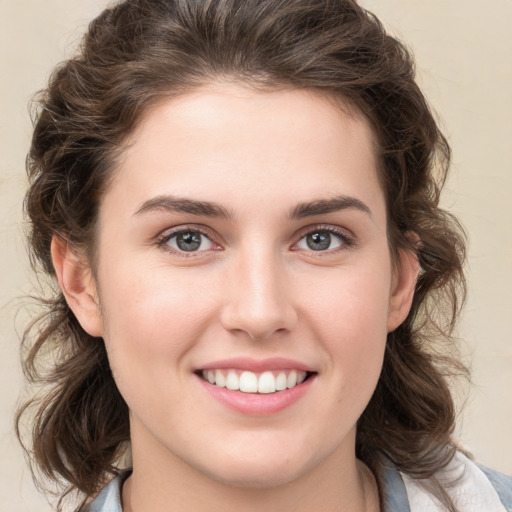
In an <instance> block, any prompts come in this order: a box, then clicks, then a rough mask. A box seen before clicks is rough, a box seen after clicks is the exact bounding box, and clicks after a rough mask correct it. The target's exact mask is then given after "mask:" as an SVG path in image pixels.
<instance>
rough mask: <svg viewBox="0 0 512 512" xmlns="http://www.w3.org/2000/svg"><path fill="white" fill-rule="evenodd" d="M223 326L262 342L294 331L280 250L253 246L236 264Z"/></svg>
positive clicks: (243, 251)
mask: <svg viewBox="0 0 512 512" xmlns="http://www.w3.org/2000/svg"><path fill="white" fill-rule="evenodd" d="M229 279H230V281H231V282H230V286H229V290H230V296H229V297H228V300H227V303H226V305H225V308H224V312H223V323H224V326H225V327H226V328H227V329H229V330H235V331H244V332H245V333H246V334H247V335H248V336H249V337H251V338H252V339H262V338H267V337H269V336H271V335H272V334H274V333H276V332H278V331H279V332H284V331H286V330H289V329H291V327H292V326H293V323H294V322H295V320H296V315H295V311H294V308H293V304H292V302H291V297H290V289H289V283H288V276H287V273H286V269H285V266H284V261H283V259H282V257H281V255H280V253H279V251H276V250H274V249H273V248H272V247H270V246H269V245H262V244H254V245H252V246H250V247H247V248H246V250H241V251H240V252H239V254H238V255H237V257H236V261H235V262H233V272H232V274H231V275H230V277H229Z"/></svg>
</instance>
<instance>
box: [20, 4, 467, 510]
mask: <svg viewBox="0 0 512 512" xmlns="http://www.w3.org/2000/svg"><path fill="white" fill-rule="evenodd" d="M414 75H415V73H414V64H413V60H412V58H411V55H410V53H409V52H408V51H407V49H406V48H405V47H404V46H403V45H402V44H401V43H400V42H399V41H398V40H397V39H395V38H393V37H391V36H390V35H388V34H387V33H386V31H385V30H384V28H383V26H382V25H381V23H380V22H379V21H378V20H377V19H376V18H375V16H373V15H372V14H370V13H369V12H367V11H365V10H364V9H363V8H361V7H360V6H358V5H357V3H356V2H355V1H354V0H128V1H124V2H121V3H119V4H117V5H115V6H113V7H111V8H109V9H106V10H105V11H104V12H103V13H102V14H100V16H98V18H96V19H95V20H94V21H93V22H92V23H91V24H90V26H89V30H88V32H87V34H86V35H85V37H84V40H83V42H82V45H81V47H80V50H79V52H78V53H77V55H76V56H75V57H73V58H71V59H70V60H68V61H66V62H64V63H63V64H61V65H60V66H59V67H58V68H57V69H56V70H55V72H54V73H53V75H52V76H51V79H50V81H49V84H48V87H47V89H46V90H44V91H42V93H40V95H39V97H38V101H37V111H36V113H35V128H34V135H33V139H32V145H31V148H30V153H29V155H28V160H27V162H28V163H27V168H28V175H29V178H30V184H31V185H30V189H29V190H28V193H27V196H26V202H25V207H26V214H27V216H28V219H29V221H30V226H31V228H30V233H29V242H30V248H31V254H32V257H33V263H34V265H35V266H36V267H37V268H42V270H43V271H44V273H46V274H48V275H50V276H52V277H53V276H54V268H53V265H52V260H51V255H50V242H51V239H52V237H53V236H54V235H56V236H59V237H61V238H62V239H64V240H66V241H67V242H68V243H70V244H71V245H72V246H73V247H75V248H76V249H77V250H79V251H82V252H83V253H85V254H86V255H87V256H88V258H89V260H90V261H91V263H92V265H93V266H94V254H95V251H94V249H95V233H96V225H97V216H98V205H99V203H100V201H101V198H102V194H103V193H104V192H105V190H106V189H107V187H108V184H109V178H110V175H111V173H112V169H113V168H114V167H115V163H116V158H117V157H118V155H120V154H121V153H122V151H123V147H124V143H125V141H126V140H127V138H128V136H129V135H130V134H131V133H132V132H133V130H134V128H135V126H136V125H137V122H138V121H139V120H140V119H141V116H142V114H143V113H144V112H146V111H147V109H148V108H149V107H151V106H152V105H154V104H155V103H157V102H159V101H161V100H162V99H164V98H169V97H173V96H176V95H180V94H184V93H186V92H188V91H190V90H192V89H193V88H195V87H198V86H201V85H204V84H207V83H209V82H213V81H219V80H230V81H237V82H240V83H244V84H247V85H249V86H251V87H254V88H256V89H263V90H276V89H290V88H300V89H310V90H317V91H321V92H322V93H326V94H328V95H330V96H332V97H334V98H340V99H341V100H342V101H343V102H344V103H345V104H348V105H350V106H351V107H352V108H355V109H356V110H357V111H359V112H360V113H362V114H363V115H364V116H365V117H366V118H367V119H368V120H369V121H370V123H371V125H372V127H373V131H374V134H375V136H376V140H377V146H378V147H377V153H378V159H379V164H380V178H381V183H382V187H383V190H384V192H385V196H386V202H387V208H388V233H389V244H390V248H391V250H392V253H393V254H394V255H395V256H396V254H397V251H398V249H400V248H408V249H410V250H414V251H416V252H417V254H418V258H419V261H420V265H421V272H420V275H419V278H418V281H417V285H416V293H415V297H414V302H413V305H412V309H411V311H410V314H409V316H408V317H407V319H406V320H405V322H404V323H403V324H402V325H400V327H398V328H397V329H396V330H395V331H393V332H391V333H390V334H389V335H388V340H387V350H386V353H385V359H384V367H383V370H382V374H381V377H380V380H379V383H378V385H377V389H376V391H375V393H374V395H373V397H372V399H371V401H370V403H369V405H368V407H367V408H366V410H365V411H364V413H363V415H362V416H361V418H360V420H359V423H358V431H357V445H356V449H357V455H358V457H360V458H361V459H362V460H363V461H364V462H366V463H367V464H368V465H369V466H370V467H371V468H372V469H373V470H374V471H375V472H376V473H378V472H379V468H380V466H381V464H382V459H383V455H384V456H385V457H386V458H387V459H390V460H391V461H392V462H393V463H394V464H395V465H396V467H397V468H398V469H399V470H401V471H403V472H405V473H407V474H409V475H411V476H412V477H415V478H425V479H430V482H432V483H433V484H432V488H433V490H434V493H435V494H436V495H437V496H438V497H439V498H440V499H441V501H443V502H444V503H445V505H446V507H447V508H448V509H449V510H455V509H454V507H453V505H452V504H451V503H450V500H449V498H448V497H447V495H446V493H444V491H443V487H442V485H441V484H440V483H439V482H437V481H436V480H435V477H434V474H435V473H436V471H438V470H440V469H442V468H443V467H444V466H445V465H446V464H447V463H448V462H449V461H450V460H451V458H452V457H453V454H454V451H455V444H454V442H453V440H452V432H453V428H454V421H455V412H454V405H453V401H452V397H451V394H450V389H449V385H448V377H449V376H451V375H453V374H460V373H464V367H463V366H462V365H461V364H460V363H459V362H458V361H457V359H456V357H455V356H453V355H449V354H450V353H451V349H450V350H449V351H448V352H447V351H441V350H440V349H439V346H440V343H443V344H444V345H446V346H449V347H452V348H453V347H454V343H453V340H452V338H451V335H452V332H453V327H454V323H455V320H456V317H457V315H458V312H459V309H460V306H461V303H462V302H463V298H464V291H465V288H464V276H463V272H462V264H463V260H464V237H463V232H462V229H461V227H460V226H459V224H458V223H457V221H456V219H454V217H452V216H451V215H450V214H449V213H447V212H445V211H443V210H441V209H440V208H439V194H440V190H441V188H442V185H443V183H444V181H445V179H446V173H447V169H448V166H449V160H450V150H449V146H448V144H447V142H446V140H445V138H444V136H443V135H442V133H441V132H440V131H439V129H438V126H437V124H436V121H435V119H434V117H433V115H432V113H431V111H430V109H429V107H428V105H427V103H426V100H425V98H424V96H423V94H422V93H421V91H420V89H419V88H418V86H417V84H416V82H415V79H414ZM411 233H415V236H411ZM54 291H55V294H54V296H53V297H52V298H50V299H49V300H47V301H46V302H45V306H46V308H47V309H46V311H45V313H44V314H43V315H42V316H41V317H40V318H39V319H38V320H36V321H35V322H34V323H33V324H32V326H31V327H30V328H29V329H28V330H27V331H26V333H25V336H24V340H23V343H24V347H25V359H24V367H25V371H26V374H27V376H28V378H29V379H30V380H31V381H34V382H39V383H41V382H42V383H44V384H46V385H47V386H48V387H45V388H44V389H45V391H44V392H43V393H42V394H41V395H40V396H39V398H37V399H34V400H32V401H31V402H30V403H29V404H26V405H25V406H23V407H22V409H21V410H20V411H19V413H18V417H17V421H18V426H19V425H20V418H21V415H22V414H24V413H26V412H27V408H29V409H32V406H34V407H35V409H34V410H35V416H34V418H33V420H32V421H33V423H32V425H33V426H32V433H31V442H30V443H28V444H29V445H30V447H28V448H27V450H28V452H29V453H30V454H31V456H32V459H33V461H35V463H36V465H37V466H38V467H39V470H40V471H41V472H42V474H43V476H45V477H49V478H51V479H53V480H56V481H59V482H61V483H62V481H64V483H65V485H66V486H67V487H66V489H65V491H66V490H67V491H70V490H76V491H79V492H80V493H83V495H84V496H86V497H91V496H94V495H95V494H96V493H97V492H98V490H99V488H100V487H101V486H102V485H103V484H104V483H105V481H106V479H107V478H108V476H109V474H115V473H116V472H118V471H119V458H120V456H121V455H122V453H123V451H124V450H125V449H126V443H127V442H128V441H129V422H128V408H127V405H126V403H125V402H124V401H123V398H122V397H121V396H120V394H119V392H118V390H117V388H116V385H115V382H114V380H113V378H112V374H111V371H110V368H109V363H108V359H107V355H106V351H105V346H104V343H103V340H102V339H101V338H93V337H91V336H90V335H88V334H87V333H86V332H85V331H84V330H83V329H82V327H81V326H80V324H79V323H78V321H77V319H76V318H75V316H74V315H73V313H72V312H71V310H70V308H69V307H68V305H67V304H66V301H65V299H64V297H63V295H62V294H61V293H60V291H59V290H58V289H57V287H56V286H55V287H54Z"/></svg>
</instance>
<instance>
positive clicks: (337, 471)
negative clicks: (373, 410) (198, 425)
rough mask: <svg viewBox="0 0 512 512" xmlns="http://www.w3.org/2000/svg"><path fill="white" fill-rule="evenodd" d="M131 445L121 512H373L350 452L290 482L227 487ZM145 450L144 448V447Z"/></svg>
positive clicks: (368, 485)
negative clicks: (130, 457)
mask: <svg viewBox="0 0 512 512" xmlns="http://www.w3.org/2000/svg"><path fill="white" fill-rule="evenodd" d="M143 444H144V446H142V445H141V446H140V447H139V446H138V445H137V443H134V446H133V447H132V450H133V467H134V471H133V473H132V475H131V477H130V478H129V479H128V480H127V481H126V483H125V485H124V487H123V510H124V512H150V511H155V510H158V511H162V512H166V511H174V510H180V511H182V512H226V511H231V510H243V511H244V512H260V511H261V510H279V511H280V512H292V511H293V512H306V511H307V512H310V511H311V510H322V511H323V512H363V511H364V512H378V511H379V510H380V507H379V498H378V489H377V485H376V483H375V479H374V478H373V475H372V473H371V471H370V470H369V469H368V468H367V467H366V466H365V465H364V464H363V463H362V462H360V461H357V460H356V458H355V455H353V450H352V453H351V454H347V453H344V451H345V450H343V451H341V452H340V453H338V452H335V453H333V454H331V455H330V456H329V457H327V458H326V459H324V460H322V462H321V463H319V464H318V465H316V466H314V467H312V468H310V469H309V470H308V471H305V472H304V473H303V474H301V475H298V476H297V477H296V478H293V479H290V481H283V482H279V483H276V485H269V484H268V483H267V484H265V485H260V486H243V485H232V484H230V483H229V482H222V481H219V480H218V479H215V478H213V477H212V476H211V475H208V474H205V473H204V472H201V471H199V470H198V469H196V468H194V467H191V466H190V465H189V464H187V463H186V462H184V461H183V460H181V459H179V458H177V457H176V456H174V455H173V454H171V453H169V452H165V451H164V452H163V451H162V447H161V446H159V447H155V448H158V449H156V450H155V451H153V450H151V449H150V447H148V446H147V444H146V443H143ZM148 448H149V449H148Z"/></svg>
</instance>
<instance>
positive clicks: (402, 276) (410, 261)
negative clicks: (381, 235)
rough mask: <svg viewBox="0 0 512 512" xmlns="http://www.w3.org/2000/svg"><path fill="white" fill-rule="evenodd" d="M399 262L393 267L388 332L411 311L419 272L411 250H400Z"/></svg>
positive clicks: (413, 252) (415, 256)
mask: <svg viewBox="0 0 512 512" xmlns="http://www.w3.org/2000/svg"><path fill="white" fill-rule="evenodd" d="M399 255H400V262H399V264H398V265H396V267H395V271H394V278H393V289H392V290H391V299H390V304H389V314H388V332H391V331H393V330H395V329H396V328H397V327H398V326H399V325H400V324H401V323H402V322H403V321H404V320H405V319H406V318H407V315H408V314H409V311H410V309H411V305H412V300H413V298H414V291H415V288H416V281H417V278H418V273H419V270H420V265H419V262H418V256H417V254H416V252H415V251H413V250H411V249H400V250H399Z"/></svg>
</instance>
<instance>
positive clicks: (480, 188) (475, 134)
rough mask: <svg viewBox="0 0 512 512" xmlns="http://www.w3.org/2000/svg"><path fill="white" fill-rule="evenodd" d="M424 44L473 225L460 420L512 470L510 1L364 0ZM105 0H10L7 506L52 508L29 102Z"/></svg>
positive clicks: (0, 199) (3, 481)
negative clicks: (38, 477) (43, 436)
mask: <svg viewBox="0 0 512 512" xmlns="http://www.w3.org/2000/svg"><path fill="white" fill-rule="evenodd" d="M362 3H363V5H365V6H366V7H367V8H369V9H370V10H373V11H374V12H375V13H376V14H377V15H378V16H379V17H380V18H381V19H382V21H383V22H384V23H385V24H386V25H387V26H388V27H389V28H390V30H392V31H393V32H394V33H396V34H398V35H399V36H400V37H401V38H402V39H403V40H404V41H406V42H407V44H408V45H409V47H411V48H412V49H413V50H414V53H415V55H416V58H417V63H418V73H419V80H420V83H421V84H422V85H423V87H424V90H425V91H426V93H427V96H428V97H429V98H430V101H431V103H432V105H433V107H434V109H435V110H436V111H437V112H438V113H439V115H440V117H441V119H442V125H443V126H444V129H445V132H446V134H447V135H448V138H449V140H450V142H451V144H452V147H453V151H454V159H453V167H452V176H451V179H450V181H449V183H448V185H447V187H446V194H445V197H444V205H445V206H446V207H448V208H450V209H451V210H452V211H454V212H455V213H457V214H458V215H459V216H460V218H461V220H462V222H463V223H464V224H465V226H466V227H467V230H468V232H469V238H470V250H469V265H468V278H469V302H468V304H467V307H466V309H465V313H464V315H463V318H462V321H461V326H460V335H461V337H463V338H464V340H465V345H466V349H465V350H466V352H467V353H468V354H469V353H470V354H471V356H472V360H473V364H472V366H473V381H474V382H473V385H472V387H471V390H470V394H469V399H468V401H467V403H466V407H465V412H464V414H463V415H462V417H461V418H460V421H459V431H460V439H461V442H462V443H463V445H464V446H466V447H467V448H469V449H470V450H472V451H473V453H474V454H475V456H476V458H477V459H478V460H479V461H481V462H483V463H485V464H487V465H490V466H493V467H495V468H497V469H500V470H502V471H505V472H508V473H512V399H511V398H512V336H511V335H510V322H511V319H512V265H511V263H512V229H511V221H512V163H511V162H512V151H511V147H512V99H511V97H512V59H511V57H510V55H511V53H512V32H511V31H510V27H511V26H512V1H511V0H365V1H362ZM107 4H108V2H107V1H106V0H0V77H1V78H0V209H1V214H0V215H1V216H0V219H1V224H0V268H1V270H0V272H1V287H0V323H1V328H0V332H1V338H0V344H1V345H0V347H1V354H2V357H1V359H0V364H1V373H0V512H26V511H31V512H43V511H49V510H51V509H50V507H49V505H48V504H47V502H46V501H45V499H44V498H43V497H41V496H40V495H39V494H38V493H37V492H36V491H35V490H34V486H33V483H32V481H31V477H30V473H29V471H28V469H27V466H26V464H25V462H24V460H23V456H22V453H21V450H20V448H19V447H18V444H17V442H16V440H15V436H14V434H13V426H12V425H13V420H12V417H13V413H14V409H15V407H16V403H17V401H18V400H19V394H20V392H21V391H22V389H23V381H22V377H21V371H20V369H19V360H18V344H19V334H18V333H19V332H20V331H21V330H22V329H23V325H24V323H25V322H26V320H27V315H26V313H20V314H18V315H17V314H16V313H17V311H18V310H19V306H20V301H19V300H18V298H20V297H23V296H24V295H27V294H29V293H30V292H31V290H32V286H33V282H34V278H33V276H32V275H31V273H30V271H29V268H28V262H27V257H26V255H25V248H24V240H23V235H22V216H21V206H22V198H23V192H24V188H25V176H24V158H25V153H26V150H27V147H28V144H29V137H30V121H29V117H28V114H27V103H28V101H29V99H30V96H31V94H32V93H33V92H34V91H36V90H37V89H39V88H41V87H43V85H44V83H45V80H46V78H47V76H48V74H49V71H50V69H51V68H52V67H53V66H54V65H55V64H56V63H58V62H59V61H61V60H62V59H64V58H65V57H66V56H69V55H70V54H71V52H72V49H73V47H75V46H76V44H77V42H78V41H79V39H80V34H81V33H82V31H83V30H84V27H85V26H86V24H87V22H88V20H90V19H91V18H92V17H93V16H94V15H96V14H97V13H99V11H100V10H101V8H103V7H104V6H105V5H107Z"/></svg>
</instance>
